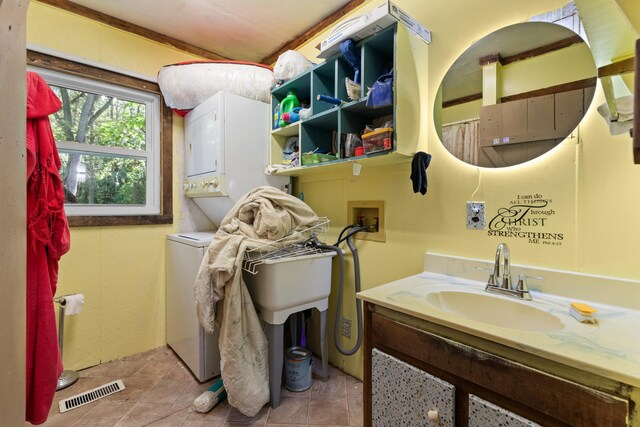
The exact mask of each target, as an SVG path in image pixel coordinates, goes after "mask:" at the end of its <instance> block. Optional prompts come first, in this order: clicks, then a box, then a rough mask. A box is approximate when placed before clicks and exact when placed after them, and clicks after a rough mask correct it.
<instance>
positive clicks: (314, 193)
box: [298, 0, 640, 376]
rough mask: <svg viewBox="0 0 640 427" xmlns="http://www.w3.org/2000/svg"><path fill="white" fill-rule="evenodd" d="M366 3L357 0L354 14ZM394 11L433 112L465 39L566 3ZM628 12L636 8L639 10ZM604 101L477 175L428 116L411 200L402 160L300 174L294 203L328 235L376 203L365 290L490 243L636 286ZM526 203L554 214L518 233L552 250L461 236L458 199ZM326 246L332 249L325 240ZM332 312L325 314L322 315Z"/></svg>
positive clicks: (634, 208)
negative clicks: (537, 145) (377, 237)
mask: <svg viewBox="0 0 640 427" xmlns="http://www.w3.org/2000/svg"><path fill="white" fill-rule="evenodd" d="M377 3H378V1H370V2H367V3H366V4H365V5H364V6H362V7H361V8H360V9H359V10H357V11H356V12H355V13H360V12H361V11H362V10H364V9H366V8H368V7H371V6H372V5H374V4H377ZM397 3H398V5H399V6H400V7H401V8H403V9H404V10H405V11H406V12H408V13H409V14H410V15H412V16H413V17H415V18H416V19H418V20H419V21H420V22H421V23H422V24H423V25H424V26H426V27H427V28H429V29H430V30H431V31H432V35H433V43H432V44H431V45H430V46H429V53H428V55H429V60H428V66H427V67H426V68H424V69H421V70H419V72H420V74H421V76H422V78H423V79H424V81H425V82H426V85H425V86H426V87H428V93H425V94H424V95H423V99H422V104H423V106H424V107H425V109H428V110H429V111H432V107H433V105H434V104H435V102H436V97H437V96H438V88H439V85H440V82H441V80H442V78H443V77H444V75H445V73H446V72H447V70H448V68H449V67H450V65H451V64H452V63H453V62H454V61H455V59H456V58H457V57H458V56H459V55H460V54H461V53H462V52H464V51H465V50H466V49H467V48H468V47H469V46H470V45H472V44H473V43H474V42H475V41H476V40H479V39H480V38H482V37H483V36H484V35H486V34H489V33H491V32H493V31H495V30H497V29H499V28H502V27H504V26H507V25H511V24H514V23H517V22H522V21H525V20H526V19H527V18H528V17H530V16H534V15H537V14H540V13H543V12H546V11H550V10H555V9H557V8H559V7H562V6H563V5H564V4H565V3H566V1H564V0H544V1H536V2H531V1H527V0H513V1H512V2H509V6H508V7H505V4H504V2H503V1H501V0H486V1H483V2H482V6H478V7H470V6H469V2H468V1H466V0H451V1H446V2H445V1H438V2H435V1H431V2H424V1H420V0H398V1H397ZM630 7H632V8H633V9H634V10H635V11H637V10H638V8H640V4H634V5H633V6H630ZM326 35H327V32H325V33H324V34H322V35H320V37H319V38H317V39H313V40H310V41H309V43H308V44H307V45H305V46H303V47H302V48H301V49H300V50H301V52H302V53H304V54H305V55H307V56H308V57H309V58H310V59H311V58H313V57H314V56H315V50H314V46H315V45H316V44H317V43H318V41H319V39H322V38H324V37H326ZM407 54H408V53H407V52H404V53H401V55H407ZM399 102H400V103H402V102H403V101H402V100H399ZM603 102H604V95H603V92H602V89H601V87H600V86H599V85H598V87H597V90H596V94H595V98H594V101H593V103H592V105H591V108H590V109H589V110H588V112H587V114H586V117H585V119H584V120H583V122H582V124H581V125H580V126H579V128H578V131H577V132H574V137H573V138H570V139H567V140H566V141H565V142H563V143H562V144H561V145H560V146H558V147H557V148H555V149H553V150H552V151H550V152H549V153H547V154H545V155H543V156H541V157H539V158H538V159H536V160H533V161H530V162H528V163H525V164H522V165H520V166H515V167H509V168H503V169H483V168H477V167H474V166H469V165H466V164H464V163H462V162H461V161H459V160H457V159H456V158H454V157H453V156H452V155H451V154H449V153H448V152H447V150H446V149H445V148H444V147H443V146H442V144H441V143H440V141H439V139H438V136H437V132H436V129H435V126H434V118H433V113H430V114H427V115H424V116H422V119H423V120H424V121H425V122H426V126H427V129H428V130H427V132H426V137H423V140H422V141H421V142H420V149H421V150H423V151H426V152H428V153H430V154H432V155H433V160H432V162H431V166H430V167H429V169H428V172H427V175H428V180H429V191H428V193H427V195H426V196H421V195H420V194H414V193H413V191H412V188H411V181H410V180H409V176H410V172H411V171H410V164H409V163H407V164H401V165H394V166H388V167H379V168H367V167H366V166H365V167H363V169H362V173H361V175H360V176H359V177H357V178H356V177H352V176H350V175H348V174H343V175H335V174H331V173H326V174H322V175H313V176H304V177H301V178H300V179H299V183H298V186H299V189H300V191H303V192H304V195H305V201H307V202H308V203H309V204H310V205H311V206H312V207H313V208H314V209H315V210H316V212H318V214H320V215H326V216H328V217H329V218H330V219H331V220H332V232H333V233H337V232H338V231H339V230H340V229H341V228H342V227H344V226H346V225H347V224H346V219H347V212H346V206H347V202H348V201H350V200H384V201H385V202H386V213H385V215H386V224H385V226H386V232H387V241H386V243H376V242H369V241H358V243H357V246H358V249H359V255H360V261H361V271H362V286H363V288H364V289H367V288H371V287H374V286H378V285H381V284H383V283H386V282H389V281H391V280H395V279H399V278H402V277H405V276H408V275H412V274H416V273H418V272H420V271H421V270H422V256H423V253H424V252H427V251H429V252H436V253H443V254H452V255H459V256H465V257H473V258H482V259H487V260H491V259H493V255H494V254H495V248H496V246H497V245H498V243H500V242H501V241H505V242H507V243H508V244H509V245H510V246H511V253H512V260H513V262H514V263H516V264H525V265H534V266H542V267H548V268H556V269H563V270H571V271H580V272H586V273H594V274H602V275H610V276H619V277H626V278H632V279H640V269H639V268H638V265H639V260H638V255H637V254H639V253H640V227H638V225H637V220H636V218H637V212H640V198H638V197H637V188H638V185H639V183H640V166H634V165H632V155H631V139H630V138H629V137H628V136H624V135H623V136H615V137H612V136H610V135H609V132H608V127H607V124H606V123H605V122H604V120H603V119H602V118H601V117H600V116H599V114H598V113H597V111H596V107H597V105H600V104H602V103H603ZM416 126H418V125H417V124H416ZM420 126H424V123H421V124H420ZM529 195H531V196H536V195H539V196H540V197H538V199H547V200H550V202H549V204H548V208H550V209H553V211H554V214H553V215H550V216H548V217H545V218H546V221H545V226H544V227H521V228H522V230H521V231H533V232H545V233H555V234H562V235H563V239H562V240H560V241H556V243H560V245H544V244H542V243H539V244H535V243H529V241H528V239H523V238H517V237H499V236H490V235H488V232H487V230H485V231H472V230H467V229H466V227H465V202H466V201H467V200H478V201H485V202H486V209H487V217H488V219H491V218H492V217H493V216H495V215H496V214H497V211H498V209H500V208H502V207H509V206H510V203H511V202H517V200H518V196H520V197H521V198H522V197H525V196H529ZM327 240H328V241H334V240H335V235H331V236H328V237H327ZM334 266H336V267H337V264H334ZM347 277H348V283H347V292H348V293H350V292H351V290H352V289H353V279H351V278H350V277H351V275H348V276H347ZM558 286H562V284H558ZM334 287H335V283H334ZM350 289H351V290H350ZM603 292H606V290H604V289H603ZM353 304H354V303H353V296H352V294H349V297H348V298H347V299H346V300H345V309H344V310H343V314H344V315H345V316H347V317H349V318H351V319H355V309H354V308H353ZM333 316H334V314H333V313H331V314H330V318H332V317H333ZM332 327H333V326H332V325H331V328H330V329H329V330H332ZM351 343H353V341H351V342H349V343H347V345H350V344H351ZM331 360H332V362H333V363H336V364H337V365H338V366H343V367H344V369H345V370H347V371H348V372H350V373H353V374H354V375H358V376H360V375H361V373H362V371H361V369H362V368H361V367H362V359H361V355H360V354H357V355H355V356H350V357H344V356H341V355H339V354H338V353H337V352H336V351H335V350H333V351H332V352H331Z"/></svg>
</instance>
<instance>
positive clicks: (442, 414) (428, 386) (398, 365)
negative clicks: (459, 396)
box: [371, 348, 455, 427]
mask: <svg viewBox="0 0 640 427" xmlns="http://www.w3.org/2000/svg"><path fill="white" fill-rule="evenodd" d="M371 376H372V380H371V383H372V399H371V403H372V410H373V414H372V415H373V416H372V419H373V420H372V421H373V425H374V426H412V427H413V426H431V425H438V426H453V425H454V424H455V423H454V421H455V420H454V418H455V412H454V411H455V409H454V408H455V387H454V386H453V385H451V384H449V383H448V382H446V381H443V380H441V379H440V378H437V377H434V376H433V375H430V374H428V373H426V372H424V371H422V370H420V369H418V368H416V367H415V366H412V365H409V364H408V363H405V362H403V361H402V360H399V359H397V358H395V357H393V356H390V355H388V354H386V353H384V352H382V351H380V350H378V349H377V348H374V349H373V350H372V351H371Z"/></svg>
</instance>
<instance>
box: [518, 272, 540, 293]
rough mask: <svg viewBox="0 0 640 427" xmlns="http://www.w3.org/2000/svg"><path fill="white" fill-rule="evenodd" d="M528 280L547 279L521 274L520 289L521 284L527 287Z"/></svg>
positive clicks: (519, 276) (519, 278)
mask: <svg viewBox="0 0 640 427" xmlns="http://www.w3.org/2000/svg"><path fill="white" fill-rule="evenodd" d="M526 279H534V280H545V278H544V277H541V276H528V275H526V274H519V275H518V289H519V288H520V284H523V285H524V286H525V287H526V286H527V282H526Z"/></svg>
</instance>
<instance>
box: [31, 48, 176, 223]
mask: <svg viewBox="0 0 640 427" xmlns="http://www.w3.org/2000/svg"><path fill="white" fill-rule="evenodd" d="M28 62H29V69H30V70H31V71H35V72H37V73H39V74H40V75H41V76H42V77H43V78H44V79H45V80H46V81H47V83H48V84H49V86H51V88H52V89H53V91H54V92H55V93H56V94H57V95H58V97H59V98H60V99H61V100H62V108H61V109H60V111H58V112H56V113H54V114H52V115H51V116H50V120H51V126H52V129H53V132H54V137H55V138H56V144H57V146H58V151H59V153H60V159H61V162H62V167H61V170H60V176H61V178H62V180H63V183H64V187H65V210H66V212H67V216H68V218H69V223H70V225H72V226H102V225H134V224H164V223H171V222H172V215H171V207H172V195H171V174H172V166H171V146H172V141H171V138H172V134H171V126H172V112H171V111H170V110H169V109H167V108H166V107H165V106H164V103H163V100H162V95H161V93H160V90H159V88H158V87H157V85H155V84H153V83H150V82H148V81H144V80H140V79H136V78H133V77H130V76H126V75H122V74H118V73H115V72H112V71H106V70H104V69H100V68H95V67H91V66H88V65H84V64H79V63H75V62H72V61H68V60H64V59H60V58H55V57H52V56H49V55H44V54H41V53H36V52H32V51H29V52H28Z"/></svg>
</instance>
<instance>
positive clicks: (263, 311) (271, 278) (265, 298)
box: [243, 252, 335, 325]
mask: <svg viewBox="0 0 640 427" xmlns="http://www.w3.org/2000/svg"><path fill="white" fill-rule="evenodd" d="M334 255H335V253H334V252H325V253H316V254H311V255H302V256H290V257H284V258H275V259H268V260H266V261H264V263H263V264H260V265H258V266H257V274H255V275H254V274H251V273H248V272H244V273H243V278H244V281H245V284H246V285H247V289H248V290H249V293H250V294H251V299H252V300H253V304H254V305H255V306H256V309H257V310H259V311H260V316H261V318H262V319H263V320H265V321H266V322H267V323H270V324H272V325H279V324H282V323H284V321H285V320H286V319H287V317H288V316H289V315H290V314H293V313H297V312H299V311H302V310H306V309H308V308H312V307H315V308H317V309H318V310H319V311H325V310H326V309H327V306H328V299H329V294H330V293H331V257H333V256H334Z"/></svg>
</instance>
